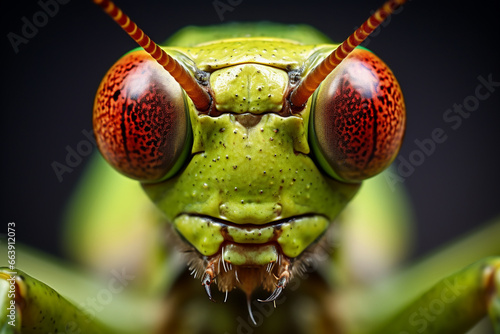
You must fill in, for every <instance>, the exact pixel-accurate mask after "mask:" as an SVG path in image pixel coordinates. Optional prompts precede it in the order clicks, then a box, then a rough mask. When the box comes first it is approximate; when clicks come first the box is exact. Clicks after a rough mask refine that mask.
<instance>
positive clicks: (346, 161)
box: [311, 49, 406, 182]
mask: <svg viewBox="0 0 500 334" xmlns="http://www.w3.org/2000/svg"><path fill="white" fill-rule="evenodd" d="M312 117H313V119H312V123H311V125H312V131H311V139H312V144H313V145H312V147H313V151H314V154H315V156H316V158H317V160H318V162H319V164H320V165H321V166H322V167H323V169H324V170H325V171H326V172H327V173H328V174H330V175H331V176H332V177H335V178H337V179H339V180H342V181H348V182H359V181H362V180H364V179H367V178H369V177H372V176H374V175H376V174H378V173H380V172H381V171H383V170H384V169H385V168H387V167H388V166H389V165H390V164H391V162H392V161H393V160H394V158H395V157H396V155H397V153H398V151H399V148H400V146H401V143H402V139H403V134H404V130H405V120H406V115H405V105H404V101H403V95H402V93H401V88H400V87H399V84H398V82H397V81H396V78H395V77H394V75H393V74H392V72H391V70H390V69H389V68H388V67H387V65H385V64H384V63H383V62H382V61H381V60H380V59H379V58H378V57H377V56H375V55H374V54H373V53H371V52H369V51H367V50H364V49H356V50H354V51H353V52H352V54H350V55H349V56H348V57H347V58H346V59H345V60H344V61H343V62H342V63H341V64H340V65H339V66H338V67H337V68H336V69H335V70H334V71H333V72H332V73H331V74H330V75H329V76H328V77H327V78H326V79H325V81H324V82H323V83H322V84H321V87H320V88H319V90H318V91H317V93H316V96H315V101H314V106H313V111H312Z"/></svg>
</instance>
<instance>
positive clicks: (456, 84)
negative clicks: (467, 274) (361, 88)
mask: <svg viewBox="0 0 500 334" xmlns="http://www.w3.org/2000/svg"><path fill="white" fill-rule="evenodd" d="M222 1H223V2H226V1H227V0H222ZM117 2H118V4H119V5H120V6H121V7H122V8H123V9H124V10H125V12H126V13H128V14H129V15H130V16H131V17H132V18H133V19H134V20H135V21H136V22H137V23H138V24H139V25H140V26H141V27H142V28H143V30H145V31H146V32H147V33H149V34H150V36H151V37H152V38H153V39H154V40H156V41H163V40H164V39H166V38H167V37H169V36H170V35H172V34H173V33H174V32H175V31H177V30H178V29H180V28H181V27H183V26H186V25H189V24H195V25H206V24H217V23H221V21H220V19H219V16H218V15H217V13H216V11H215V9H214V6H213V3H212V1H205V2H193V1H185V2H181V1H152V0H149V1H140V2H139V1H135V2H134V1H125V0H120V1H117ZM233 3H234V1H233ZM381 3H382V1H369V2H367V1H365V2H361V1H329V2H319V1H313V0H310V1H300V2H298V1H283V2H274V1H273V2H271V1H250V0H242V1H241V3H240V4H239V5H237V6H234V10H233V11H231V12H226V13H224V19H225V20H224V22H228V21H252V20H254V21H256V20H271V21H277V22H286V23H308V24H311V25H313V26H315V27H317V28H318V29H319V30H321V31H323V32H324V33H326V34H327V35H329V36H330V37H331V38H332V39H334V40H335V41H341V40H343V39H344V38H346V37H347V36H348V35H349V34H350V33H352V31H353V28H354V27H355V26H359V25H360V24H361V23H362V22H363V21H364V20H365V19H366V18H367V17H368V15H369V14H370V12H371V11H372V10H374V9H376V8H377V7H378V6H380V5H381ZM494 3H495V4H494ZM498 7H499V4H498V3H497V2H493V1H492V2H488V3H485V2H481V3H479V2H475V3H470V4H469V5H467V6H465V5H461V4H460V2H456V1H448V2H443V3H438V2H435V1H419V0H414V1H411V2H409V3H408V4H407V5H405V7H404V9H403V10H402V11H401V12H400V13H399V14H398V15H395V16H393V17H392V19H391V22H390V23H389V24H388V25H387V26H386V27H384V28H382V29H381V32H380V34H379V35H378V36H374V37H372V38H371V40H370V42H369V44H368V45H367V47H368V48H370V49H371V50H372V51H374V52H375V53H376V54H377V55H379V56H380V57H381V58H382V59H383V60H384V61H385V62H386V63H387V64H389V66H390V67H391V68H392V70H393V71H394V73H395V74H396V77H397V78H398V80H399V82H400V84H401V86H402V87H403V92H404V95H405V98H406V103H407V112H408V127H407V132H406V139H405V143H404V145H403V148H402V151H401V153H400V154H401V156H402V157H404V158H406V159H408V157H409V155H410V153H411V152H412V151H414V150H415V149H416V146H415V144H414V140H415V139H420V140H422V139H424V138H429V137H430V136H431V132H432V131H433V130H434V129H435V128H438V127H439V128H442V129H443V130H444V131H445V133H446V135H447V136H448V139H447V140H446V141H445V142H444V143H442V144H439V145H438V146H437V148H436V150H435V152H434V154H432V155H431V156H430V157H426V159H425V162H424V163H423V164H422V165H421V166H419V167H417V168H416V169H415V171H414V172H413V174H412V175H411V176H409V177H408V178H406V181H405V185H407V187H408V189H409V193H410V195H411V199H412V201H413V202H414V205H415V212H416V217H417V220H418V225H417V229H416V232H415V233H416V235H415V238H416V242H415V244H416V248H415V253H414V256H419V255H421V254H424V253H426V252H428V251H430V250H432V249H435V248H436V247H438V246H440V245H442V244H444V243H446V242H447V241H450V240H452V239H454V238H456V237H458V236H461V235H464V234H466V233H467V232H470V231H471V230H473V229H474V228H476V227H477V226H479V225H481V223H484V222H485V221H487V220H488V219H491V218H492V217H494V216H495V215H498V214H500V209H499V205H498V200H499V195H498V188H499V186H500V173H499V165H498V161H499V158H498V155H499V153H500V149H499V144H500V131H499V124H500V115H499V112H500V110H499V106H500V101H499V99H500V87H498V88H496V91H495V92H494V93H492V94H491V96H490V97H489V98H488V99H486V100H485V101H481V102H480V105H479V107H478V108H477V110H476V111H474V112H473V113H472V114H471V116H470V117H469V118H468V119H465V120H463V123H462V124H461V126H460V127H459V128H458V129H457V130H456V131H455V130H452V129H451V128H450V126H449V124H446V123H445V122H444V121H443V114H444V113H445V111H446V110H447V109H448V108H451V107H452V106H453V105H454V104H455V103H457V104H461V103H462V102H463V101H464V99H465V98H467V97H468V96H470V95H474V93H475V88H476V86H477V85H478V84H479V81H478V79H477V77H478V76H480V75H481V76H483V77H484V78H487V77H488V75H490V74H491V75H492V78H493V80H494V81H500V66H499V59H500V52H499V50H498V40H499V37H498V36H499V32H500V29H499V25H498V17H497V15H498V10H499V8H498ZM39 10H40V7H39V5H38V4H37V2H36V1H17V2H14V1H9V2H7V3H5V4H4V5H3V8H2V20H1V21H2V25H3V26H2V48H3V49H2V51H3V52H2V59H3V62H2V65H3V66H2V79H3V80H2V99H1V101H2V116H1V131H0V134H1V142H2V151H1V152H2V159H1V168H2V170H1V175H2V187H1V196H2V198H1V202H0V203H1V210H0V213H1V219H0V229H4V230H5V231H6V228H7V222H8V221H15V222H16V223H17V242H18V243H25V244H29V245H32V246H35V247H37V248H40V249H43V250H45V251H48V252H50V253H54V254H59V255H63V254H61V253H62V251H61V249H60V246H59V240H60V237H61V236H60V234H59V231H60V226H61V223H62V222H61V213H62V210H63V208H64V205H65V202H66V201H67V199H68V197H69V195H70V194H71V192H72V189H73V188H74V187H75V185H76V183H77V181H78V179H79V176H80V175H81V173H82V172H83V171H84V169H85V163H86V162H88V160H89V159H88V158H85V159H84V161H83V163H82V164H80V165H79V166H77V167H76V168H75V170H74V172H72V173H71V174H64V175H63V182H59V181H58V179H57V177H56V175H55V173H54V171H53V169H52V167H51V163H52V162H53V161H59V162H61V163H64V159H65V156H66V153H67V152H66V150H65V147H66V146H67V145H69V146H71V147H72V148H76V145H77V144H78V142H80V141H81V140H83V139H85V137H84V136H83V135H82V130H90V129H91V110H92V103H93V98H94V94H95V91H96V89H97V86H98V84H99V82H100V80H101V78H102V77H103V75H104V74H105V72H106V71H107V70H108V68H109V67H110V66H111V65H112V64H113V63H114V62H115V61H116V60H117V59H118V58H119V57H120V56H121V55H123V54H124V53H125V52H127V51H129V50H130V49H132V48H135V47H136V45H135V44H134V43H133V42H132V41H131V40H130V38H129V37H128V36H126V35H125V33H124V32H122V31H121V30H120V28H119V27H118V26H117V25H116V24H115V23H113V22H112V21H111V20H110V19H109V18H108V17H107V16H105V15H104V14H103V13H102V12H101V10H100V9H99V8H98V7H97V6H95V5H93V4H92V3H91V2H90V1H76V0H73V1H70V2H69V3H67V4H64V5H60V6H59V9H58V13H57V14H55V15H54V17H51V18H49V20H48V23H47V24H46V25H45V26H43V27H41V28H39V31H38V33H37V34H36V36H34V37H32V38H30V39H29V42H28V43H27V44H22V45H20V46H19V52H18V53H17V54H15V53H14V51H13V48H12V46H11V45H10V43H9V41H8V38H7V34H8V33H9V32H14V33H16V34H21V27H22V25H23V22H22V21H21V19H22V17H24V16H26V17H27V18H28V19H29V20H30V21H32V17H33V14H35V13H36V12H37V11H39ZM2 226H3V227H2ZM5 231H2V230H0V233H5Z"/></svg>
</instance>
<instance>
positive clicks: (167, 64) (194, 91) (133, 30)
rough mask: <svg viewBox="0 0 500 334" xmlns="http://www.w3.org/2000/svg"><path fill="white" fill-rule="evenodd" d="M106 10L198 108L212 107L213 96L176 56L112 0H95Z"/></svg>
mask: <svg viewBox="0 0 500 334" xmlns="http://www.w3.org/2000/svg"><path fill="white" fill-rule="evenodd" d="M93 1H94V3H95V4H97V5H99V6H100V7H101V8H102V9H104V11H105V12H106V13H107V14H108V15H109V16H110V17H111V18H112V19H113V21H115V22H116V23H118V24H119V25H120V27H122V29H123V30H125V32H126V33H127V34H129V36H130V37H132V39H133V40H134V41H135V42H136V43H137V44H139V45H140V46H141V47H142V48H143V49H144V50H145V51H146V52H147V53H149V54H150V55H151V56H152V57H153V58H154V59H155V60H156V61H157V62H158V63H159V64H160V65H161V66H163V68H164V69H165V70H167V71H168V73H170V75H171V76H172V77H174V79H175V81H177V82H178V83H179V85H180V86H181V87H182V89H184V91H185V92H186V94H187V95H188V96H189V97H190V98H191V100H192V101H193V103H194V105H195V107H196V109H198V110H200V111H204V110H207V109H208V108H209V107H210V104H211V101H212V98H211V97H210V95H209V94H208V93H207V92H206V91H205V90H204V89H203V88H202V87H201V86H200V85H199V84H198V82H197V81H196V80H195V79H194V78H193V77H192V76H191V75H190V74H189V73H188V72H187V71H186V70H185V69H184V67H182V65H181V64H180V63H179V62H178V61H176V60H175V59H174V58H172V57H171V56H169V55H168V54H167V53H166V52H165V51H163V49H162V48H161V47H160V46H159V45H158V44H156V43H155V42H153V41H152V40H151V38H149V37H148V35H146V34H145V33H144V32H143V31H142V30H141V29H140V28H139V27H138V26H137V24H135V23H134V22H133V21H132V20H130V18H129V17H128V16H127V15H126V14H124V13H123V11H122V10H121V9H120V8H118V7H117V6H116V5H115V4H114V3H113V2H112V1H109V0H93Z"/></svg>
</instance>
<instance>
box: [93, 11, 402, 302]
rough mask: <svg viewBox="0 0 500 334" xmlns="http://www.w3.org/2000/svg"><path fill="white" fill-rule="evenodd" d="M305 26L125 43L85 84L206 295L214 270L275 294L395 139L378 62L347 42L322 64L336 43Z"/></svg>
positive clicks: (226, 279)
mask: <svg viewBox="0 0 500 334" xmlns="http://www.w3.org/2000/svg"><path fill="white" fill-rule="evenodd" d="M106 3H107V2H106ZM386 6H387V5H386ZM384 8H385V7H384ZM193 29H194V30H193ZM310 29H311V28H308V27H290V26H284V25H275V24H242V25H234V24H233V25H231V26H216V27H211V28H209V29H208V30H207V31H206V32H205V33H204V32H203V30H197V29H196V28H188V29H187V30H186V31H181V32H180V33H178V34H177V35H176V36H174V37H173V38H172V39H171V42H170V43H175V46H174V45H171V44H170V43H168V44H167V45H165V46H162V47H161V50H162V51H161V52H160V51H158V52H157V53H158V54H159V55H158V57H156V56H155V55H154V54H153V56H151V55H150V54H148V52H146V51H144V50H134V51H132V52H130V53H128V54H126V55H125V56H124V57H122V58H121V59H120V60H119V61H118V62H117V63H116V64H115V65H114V66H113V67H112V68H111V69H110V70H109V72H108V73H107V75H106V76H105V78H104V79H103V81H102V83H101V85H100V87H99V89H98V92H97V96H96V102H95V107H94V130H95V133H96V137H97V142H98V145H99V148H100V150H101V152H102V153H103V155H104V157H105V158H106V159H107V160H108V162H109V163H110V164H111V165H112V166H113V167H115V168H116V169H117V170H118V171H120V172H122V173H124V174H125V175H127V176H130V177H132V178H135V179H137V180H139V181H141V182H142V185H143V188H144V190H145V191H146V193H147V194H148V195H149V197H150V198H151V199H152V201H153V202H154V203H155V204H156V205H157V206H158V207H159V208H160V209H161V210H162V211H163V213H164V214H165V216H166V218H167V219H168V221H169V222H171V223H172V226H173V227H174V229H175V231H176V233H177V235H178V237H179V239H180V240H181V241H182V243H183V244H184V245H186V247H187V248H188V249H190V250H193V252H191V254H194V257H193V258H192V259H191V264H192V266H193V267H194V268H195V269H196V272H197V273H199V274H200V275H201V276H202V279H203V284H204V285H205V287H206V289H207V292H208V293H209V296H210V289H209V286H210V284H211V283H212V282H213V281H214V280H215V281H216V282H217V284H218V286H219V288H220V289H221V290H222V291H230V290H232V289H233V288H235V287H238V288H240V289H242V290H244V291H245V292H246V293H247V294H248V295H250V294H251V292H252V291H253V290H254V289H255V288H257V287H259V286H261V287H263V288H264V289H268V290H272V289H274V288H275V287H276V286H277V287H278V288H277V289H276V291H275V292H274V293H273V295H272V296H271V298H270V299H269V300H273V299H275V298H276V297H277V296H278V295H279V293H280V292H281V290H282V289H283V288H284V286H285V285H286V283H287V282H288V281H289V279H290V278H291V276H292V275H293V274H294V271H295V270H296V268H298V267H300V266H297V263H299V262H300V260H301V259H304V257H305V256H306V255H305V254H307V253H308V252H309V251H312V250H313V249H314V246H315V245H317V243H318V241H319V240H321V237H322V236H323V234H324V233H325V231H326V230H327V229H328V228H329V226H330V225H331V223H332V222H333V220H334V219H335V217H336V216H337V215H338V213H339V212H340V211H341V210H342V209H343V208H344V207H345V205H346V204H347V203H348V202H349V201H350V200H351V198H352V197H353V196H354V195H355V194H356V192H357V191H358V189H359V187H360V185H361V181H362V180H363V179H366V178H368V177H371V176H373V175H375V174H378V173H379V172H381V171H382V170H383V169H385V168H386V167H387V166H388V165H389V164H390V163H391V162H392V160H393V159H394V158H395V156H396V154H397V151H398V150H399V147H400V145H401V141H402V137H403V132H404V124H405V108H404V102H403V99H402V94H401V91H400V88H399V85H398V83H397V81H396V79H395V78H394V76H393V74H392V72H391V71H390V70H389V68H388V67H387V66H386V65H385V64H384V63H383V62H382V61H381V60H380V59H379V58H377V57H376V56H375V55H373V54H372V53H371V52H369V51H368V50H366V49H362V48H357V49H354V47H352V50H350V52H349V53H348V55H345V56H344V58H345V59H344V60H343V61H342V63H341V64H340V65H338V66H336V68H335V70H331V69H330V70H329V72H327V73H326V72H325V70H322V66H323V67H324V66H325V65H324V63H325V62H329V61H330V62H331V60H329V59H330V57H332V54H335V52H336V51H337V50H339V49H341V47H339V45H336V44H331V43H328V41H327V40H326V39H325V38H324V37H323V36H322V35H321V34H319V33H317V32H314V33H310V39H309V40H307V38H304V37H303V35H304V31H310ZM360 29H361V28H360ZM130 30H132V29H130ZM372 30H373V29H372ZM214 36H217V37H215V38H214ZM242 36H245V37H242ZM294 36H300V38H299V40H296V39H294ZM193 40H196V41H199V40H205V42H204V43H198V42H197V43H193ZM358 44H359V43H358ZM146 50H147V49H146ZM155 52H156V51H155ZM150 53H153V52H150ZM163 54H166V55H168V57H170V58H171V59H172V60H169V61H167V63H169V62H170V65H168V64H165V61H164V59H166V57H167V56H164V55H163ZM336 57H337V58H338V57H339V55H336ZM153 58H157V59H160V60H158V61H155V59H153ZM162 59H163V60H162ZM172 61H173V62H175V64H178V65H179V66H177V68H176V69H173V70H172V71H170V70H169V68H170V69H171V68H173V67H175V66H173V65H172ZM328 66H329V65H328ZM167 67H168V68H167ZM165 69H167V71H168V72H167V71H165ZM318 69H319V70H318ZM318 73H319V74H318ZM186 78H187V79H186ZM320 84H321V85H320ZM193 85H196V87H197V88H196V89H198V90H201V91H202V93H199V92H197V90H196V89H194V88H193ZM318 86H319V87H318ZM207 96H208V102H207V100H206V97H207Z"/></svg>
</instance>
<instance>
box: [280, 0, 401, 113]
mask: <svg viewBox="0 0 500 334" xmlns="http://www.w3.org/2000/svg"><path fill="white" fill-rule="evenodd" d="M405 2H406V0H389V1H387V2H386V3H385V4H384V5H383V6H382V7H380V8H379V9H378V10H377V11H376V12H375V13H373V15H372V16H370V17H369V18H368V20H366V21H365V22H364V23H363V24H362V25H361V27H359V28H358V29H356V31H354V32H353V33H352V34H351V36H349V37H348V38H347V39H346V40H345V41H344V42H342V44H340V45H339V46H338V47H337V48H336V49H335V50H334V51H333V52H332V53H330V55H329V56H328V57H326V58H325V59H324V60H323V61H322V62H321V63H319V64H318V65H317V66H316V67H315V68H314V69H313V70H312V71H311V72H310V73H309V74H307V75H306V77H305V78H304V79H302V81H301V82H300V84H299V85H298V86H297V87H295V89H294V90H293V91H292V94H291V96H290V100H291V102H292V104H293V106H294V107H295V108H300V109H303V107H304V105H305V103H306V102H307V100H308V99H309V97H310V96H311V95H312V94H313V93H314V91H315V90H316V88H318V86H319V85H320V84H321V82H322V81H323V80H325V78H326V77H327V76H328V74H330V73H331V72H332V71H333V70H334V69H335V68H336V67H337V66H338V65H339V64H340V63H341V62H342V60H344V59H345V58H346V57H347V56H348V55H349V54H350V53H351V52H352V50H354V48H355V47H356V46H358V45H360V44H361V43H362V42H363V41H364V40H365V39H366V38H367V37H368V36H369V35H370V34H371V33H372V32H373V30H375V29H377V27H378V26H379V25H380V24H381V23H382V22H384V20H385V19H386V18H387V17H388V16H389V15H391V14H392V13H393V12H394V11H395V10H396V9H397V8H398V7H399V6H401V5H402V4H404V3H405Z"/></svg>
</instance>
